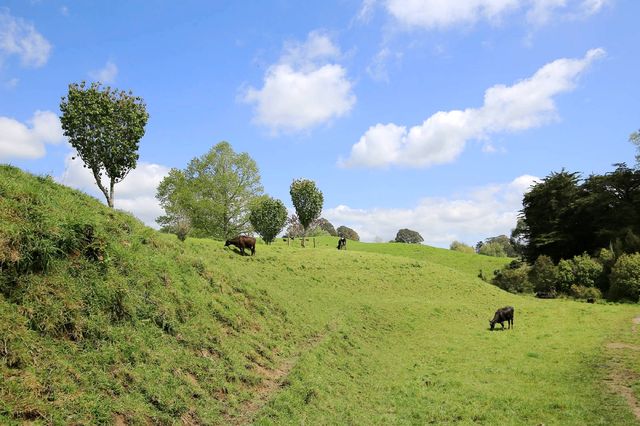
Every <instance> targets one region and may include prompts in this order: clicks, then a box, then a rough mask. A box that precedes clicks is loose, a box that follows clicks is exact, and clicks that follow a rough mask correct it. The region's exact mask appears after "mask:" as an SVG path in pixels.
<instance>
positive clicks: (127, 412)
mask: <svg viewBox="0 0 640 426" xmlns="http://www.w3.org/2000/svg"><path fill="white" fill-rule="evenodd" d="M0 223H2V226H0V272H1V275H0V376H1V379H0V423H2V424H23V423H25V422H27V423H34V424H105V423H106V424H110V423H119V424H149V423H152V424H181V423H182V424H243V423H247V424H250V423H256V424H310V425H317V424H419V425H422V424H430V423H433V424H448V423H459V424H472V423H478V424H518V425H519V424H531V425H538V424H547V425H552V424H563V425H565V424H576V425H578V424H580V425H582V424H607V425H610V424H614V425H616V424H620V425H623V424H633V423H634V421H635V417H634V416H633V414H632V412H631V409H630V408H629V404H628V403H627V401H626V400H625V398H623V397H622V396H620V395H619V393H616V392H615V391H614V387H612V386H610V382H611V380H612V379H611V373H612V372H613V371H618V372H624V373H625V377H626V379H627V380H628V383H627V384H628V386H629V387H630V388H631V389H632V390H633V392H635V395H636V396H637V397H640V386H639V385H638V383H640V381H639V380H638V377H639V376H638V375H639V374H640V365H639V364H638V361H637V360H638V357H637V354H638V352H634V350H633V349H628V348H634V347H636V346H637V345H640V337H638V333H637V332H636V333H634V332H633V331H632V322H631V320H632V318H634V317H636V316H639V315H640V309H639V308H638V306H637V305H618V304H605V303H598V304H587V303H583V302H576V301H571V300H538V299H535V298H532V297H529V296H518V295H513V294H509V293H506V292H504V291H502V290H500V289H498V288H496V287H494V286H492V285H490V284H487V283H486V282H484V281H483V280H481V279H480V278H478V274H479V271H480V270H483V271H484V272H486V273H487V274H490V272H492V271H493V270H494V269H497V268H499V267H500V266H501V265H503V264H504V263H505V262H508V261H509V260H508V259H496V258H489V257H486V256H479V255H470V254H462V253H457V252H451V251H449V250H442V249H436V248H431V247H425V246H419V245H403V244H391V243H380V244H366V243H356V242H352V241H349V243H348V247H347V250H346V251H338V250H336V248H335V245H336V244H337V239H335V238H329V237H323V238H318V239H316V247H315V248H313V241H310V242H308V243H307V247H306V248H300V246H299V241H294V242H292V243H291V245H287V244H286V243H284V242H283V241H282V240H279V241H278V242H277V243H275V244H273V245H270V246H267V245H264V244H259V245H258V247H257V253H256V255H255V256H253V257H249V256H246V257H242V256H239V255H238V253H237V252H236V251H235V250H233V249H232V248H225V247H224V244H223V242H220V241H212V240H204V239H187V241H186V242H184V243H181V242H180V241H178V239H177V238H176V237H175V236H173V235H166V234H160V233H158V232H156V231H153V230H151V229H149V228H146V227H144V226H143V225H142V224H140V223H139V222H138V221H137V220H136V219H134V218H132V217H131V216H129V215H127V214H124V213H120V212H112V211H111V210H109V209H107V208H106V207H104V206H102V205H101V204H100V203H99V202H97V201H96V200H94V199H92V198H91V197H88V196H86V195H83V194H80V193H79V192H76V191H73V190H70V189H68V188H64V187H61V186H59V185H58V184H56V183H54V182H53V181H52V180H51V179H48V178H38V177H34V176H31V175H28V174H25V173H23V172H20V171H19V170H17V169H14V168H11V167H0ZM504 305H512V306H514V307H515V327H514V329H513V330H505V331H501V330H497V331H493V332H491V331H489V330H488V320H489V319H490V318H491V317H492V315H493V312H494V311H495V309H496V308H498V307H501V306H504ZM498 328H499V327H498ZM611 342H617V343H624V344H626V345H628V346H627V347H628V348H627V349H624V348H622V349H611V348H608V347H607V344H610V343H611ZM634 345H636V346H634Z"/></svg>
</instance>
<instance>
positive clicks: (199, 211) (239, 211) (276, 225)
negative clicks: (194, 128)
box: [60, 82, 359, 245]
mask: <svg viewBox="0 0 640 426" xmlns="http://www.w3.org/2000/svg"><path fill="white" fill-rule="evenodd" d="M60 111H61V112H62V115H61V117H60V122H61V124H62V129H63V131H64V134H65V136H66V137H67V138H68V139H69V143H70V144H71V146H72V147H73V148H74V149H75V150H76V152H77V155H78V156H79V157H80V158H81V159H82V161H83V162H84V167H86V168H88V169H89V170H90V171H91V173H92V175H93V177H94V180H95V183H96V185H97V186H98V188H99V189H100V191H101V192H102V193H103V195H104V196H105V199H106V201H107V204H108V205H109V207H114V206H115V185H116V184H117V183H119V182H121V181H122V180H123V179H124V178H125V177H126V176H127V174H128V173H129V172H130V171H131V170H133V169H134V168H135V167H136V164H137V160H138V158H139V155H138V145H139V142H140V139H141V138H142V137H143V136H144V133H145V126H146V124H147V121H148V119H149V114H148V113H147V110H146V105H145V103H144V101H143V100H142V98H140V97H137V96H134V95H133V93H132V92H130V91H129V92H125V91H122V90H117V89H112V88H111V87H109V86H106V87H105V86H103V85H102V84H101V83H100V82H95V83H92V84H91V85H87V84H86V83H85V82H81V83H72V84H70V85H69V90H68V93H67V95H66V96H65V97H63V98H62V100H61V102H60ZM105 181H106V182H105ZM263 192H264V188H263V187H262V184H261V183H260V173H259V170H258V166H257V164H256V162H255V161H254V160H253V159H252V158H251V157H250V156H249V155H248V154H247V153H240V154H238V153H235V152H234V151H233V148H232V147H231V145H230V144H229V143H228V142H224V141H223V142H220V143H218V144H217V145H215V146H214V147H213V148H211V149H210V150H209V151H208V152H207V153H206V154H204V155H203V156H201V157H197V158H194V159H193V160H191V161H190V162H189V164H188V165H187V167H186V168H185V169H184V170H180V169H177V168H173V169H171V171H170V172H169V174H168V176H166V177H165V178H164V179H163V180H162V182H161V183H160V185H159V187H158V189H157V194H156V198H157V199H158V200H159V202H160V205H161V206H162V208H163V209H164V211H165V214H164V215H162V216H160V217H159V218H158V219H157V223H158V224H159V225H160V226H161V227H162V230H164V231H168V232H172V233H175V234H176V235H177V236H178V238H180V239H181V240H183V241H184V239H185V238H186V237H187V235H192V236H196V237H212V238H217V239H228V238H230V237H233V236H235V235H238V234H241V233H247V232H252V231H255V232H256V233H258V234H259V235H260V236H261V237H262V239H263V240H264V241H265V242H266V243H267V244H269V243H271V242H272V241H273V240H274V239H275V237H276V236H277V235H278V234H279V233H280V232H281V230H282V229H283V227H284V226H285V224H287V223H288V224H289V229H290V232H293V231H295V232H296V233H297V235H299V236H301V237H303V238H302V244H303V245H304V237H305V236H306V235H307V233H308V232H310V231H315V230H316V229H324V230H326V231H327V232H329V234H332V235H333V234H339V235H341V236H345V237H346V238H350V239H355V240H359V237H358V234H357V233H356V232H355V231H354V230H352V229H350V228H347V227H344V226H343V227H339V228H338V230H337V232H336V231H335V230H334V229H333V225H331V224H330V223H328V221H327V220H326V219H322V218H319V215H320V212H321V211H322V205H323V202H324V197H323V194H322V191H320V190H319V189H318V188H317V186H316V184H315V182H313V181H312V180H309V179H295V180H294V181H293V182H292V183H291V186H290V190H289V193H290V195H291V201H292V203H293V206H294V208H295V210H296V214H295V215H293V216H292V217H291V218H288V217H287V209H286V207H285V205H284V204H283V202H282V201H280V200H277V199H274V198H272V197H269V196H268V195H265V194H264V193H263Z"/></svg>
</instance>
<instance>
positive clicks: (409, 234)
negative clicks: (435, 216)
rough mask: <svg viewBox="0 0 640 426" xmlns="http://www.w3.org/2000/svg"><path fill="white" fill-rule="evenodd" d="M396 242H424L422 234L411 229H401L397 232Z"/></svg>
mask: <svg viewBox="0 0 640 426" xmlns="http://www.w3.org/2000/svg"><path fill="white" fill-rule="evenodd" d="M395 241H396V243H410V244H419V243H421V242H423V241H424V240H423V239H422V236H421V235H420V234H419V233H418V232H417V231H412V230H411V229H407V228H404V229H401V230H399V231H398V233H397V234H396V240H395Z"/></svg>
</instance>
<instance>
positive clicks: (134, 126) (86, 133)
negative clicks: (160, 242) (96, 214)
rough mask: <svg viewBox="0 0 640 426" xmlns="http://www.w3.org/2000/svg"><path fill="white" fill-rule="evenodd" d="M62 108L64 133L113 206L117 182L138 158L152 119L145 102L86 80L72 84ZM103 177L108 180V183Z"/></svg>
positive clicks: (125, 174)
mask: <svg viewBox="0 0 640 426" xmlns="http://www.w3.org/2000/svg"><path fill="white" fill-rule="evenodd" d="M60 111H61V112H62V116H61V117H60V123H61V125H62V129H63V130H64V135H65V136H66V137H67V138H68V139H69V143H70V144H71V146H73V148H74V149H75V150H76V151H77V153H78V156H79V157H80V158H81V159H82V161H83V162H84V165H85V167H87V168H88V169H89V170H91V173H92V174H93V177H94V179H95V182H96V184H97V185H98V188H100V191H101V192H102V193H103V194H104V196H105V198H106V200H107V204H108V205H109V207H113V206H114V190H115V184H117V183H118V182H120V181H122V179H124V178H125V177H126V176H127V174H128V173H129V171H130V170H132V169H134V168H135V167H136V163H137V161H138V143H139V142H140V139H141V138H142V136H144V127H145V125H146V124H147V120H148V119H149V114H147V109H146V105H145V104H144V101H143V100H142V98H139V97H136V96H133V95H132V94H131V92H125V91H121V90H116V89H111V88H110V87H108V86H107V87H102V85H101V84H100V83H92V84H91V86H89V87H87V86H86V84H85V83H84V82H82V83H80V84H77V83H72V84H70V85H69V93H68V94H67V96H66V97H63V98H62V101H61V102H60ZM103 176H106V178H107V180H108V183H107V185H106V186H105V185H104V184H103V182H102V177H103Z"/></svg>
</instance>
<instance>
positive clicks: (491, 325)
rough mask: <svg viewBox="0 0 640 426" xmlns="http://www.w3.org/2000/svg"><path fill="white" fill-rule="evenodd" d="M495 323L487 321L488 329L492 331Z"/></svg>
mask: <svg viewBox="0 0 640 426" xmlns="http://www.w3.org/2000/svg"><path fill="white" fill-rule="evenodd" d="M495 325H496V322H495V321H494V320H489V329H490V330H493V327H495Z"/></svg>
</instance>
